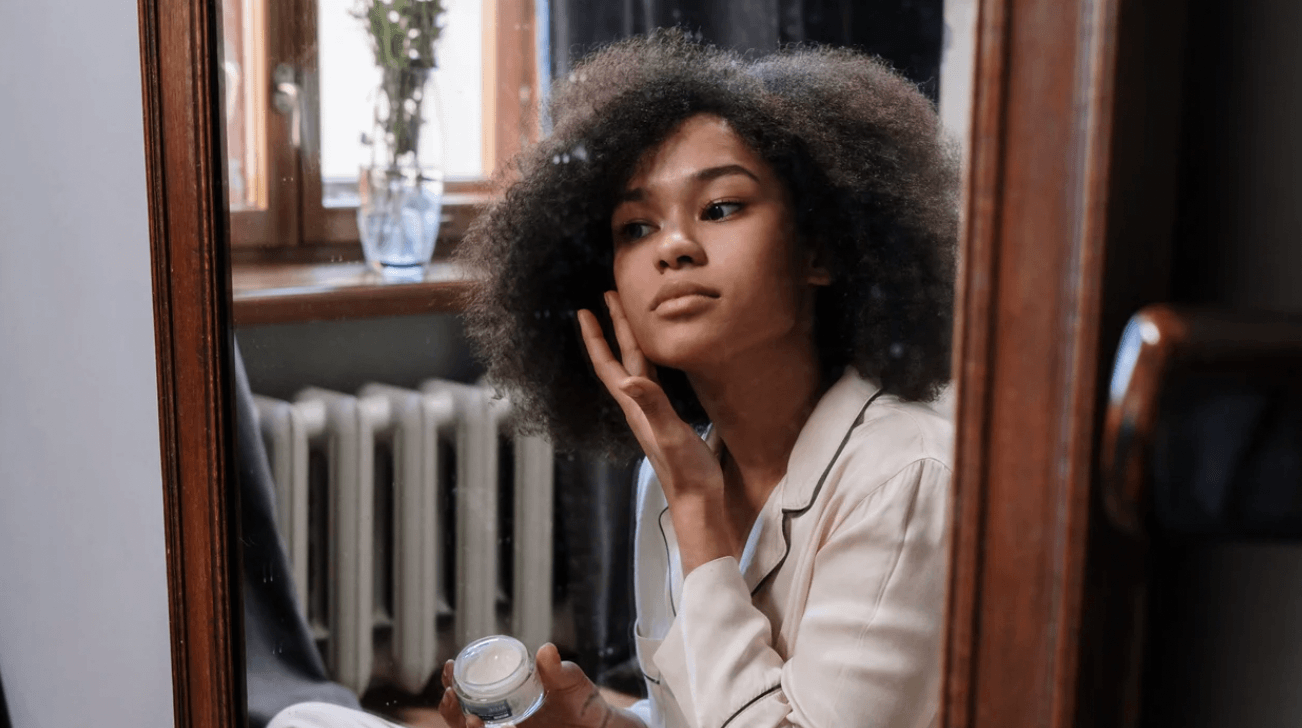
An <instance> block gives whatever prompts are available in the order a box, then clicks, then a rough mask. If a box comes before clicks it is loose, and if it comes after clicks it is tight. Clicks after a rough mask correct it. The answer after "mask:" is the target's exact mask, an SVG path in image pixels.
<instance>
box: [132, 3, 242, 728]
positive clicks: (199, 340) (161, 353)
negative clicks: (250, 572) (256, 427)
mask: <svg viewBox="0 0 1302 728" xmlns="http://www.w3.org/2000/svg"><path fill="white" fill-rule="evenodd" d="M139 12H140V44H141V46H140V47H141V67H142V84H143V99H144V123H145V157H146V169H147V180H148V185H149V233H150V251H151V256H152V269H153V288H154V321H155V323H154V335H155V338H156V346H157V355H158V402H159V422H160V439H161V449H162V463H163V507H164V512H165V517H166V523H165V533H166V539H167V582H168V599H169V611H170V615H171V633H172V670H173V673H172V674H173V693H174V706H175V715H176V724H177V725H178V726H191V727H199V726H203V727H205V728H206V727H208V726H234V725H238V724H239V723H241V722H242V718H241V716H242V715H243V713H244V660H243V649H242V647H243V639H242V634H243V632H242V624H241V616H242V612H241V610H240V609H238V608H234V607H235V606H236V605H238V604H240V588H239V587H240V582H239V571H238V559H237V558H236V554H237V553H238V551H237V548H238V546H237V543H238V542H237V539H238V537H239V521H238V518H236V517H235V514H236V513H237V511H236V508H237V500H236V497H235V496H236V494H235V492H234V487H233V486H234V476H233V473H234V469H233V467H232V450H231V448H230V447H229V445H230V443H231V442H232V432H233V427H232V424H233V423H232V421H231V413H230V409H229V406H228V403H229V401H230V388H231V377H230V374H231V359H230V355H231V351H230V328H229V325H228V323H229V322H228V320H227V310H228V309H227V305H226V302H227V301H228V299H229V292H228V290H227V268H226V256H225V250H226V240H225V238H226V228H225V224H226V200H225V199H224V194H223V177H222V157H223V156H224V155H223V154H222V145H221V137H220V129H221V119H220V109H221V105H220V103H219V101H220V100H219V97H218V94H219V89H220V87H219V84H218V82H217V74H218V73H220V72H221V71H220V69H219V68H218V67H217V59H218V58H219V56H218V54H217V48H218V42H219V38H220V28H221V26H220V21H219V17H218V13H217V8H216V4H215V3H211V2H206V1H205V0H175V1H173V2H166V3H164V2H161V1H160V0H140V3H139Z"/></svg>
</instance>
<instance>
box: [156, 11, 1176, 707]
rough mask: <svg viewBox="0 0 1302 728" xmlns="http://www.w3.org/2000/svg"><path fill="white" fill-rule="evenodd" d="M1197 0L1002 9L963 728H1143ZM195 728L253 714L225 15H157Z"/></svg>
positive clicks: (973, 324) (985, 143) (961, 619)
mask: <svg viewBox="0 0 1302 728" xmlns="http://www.w3.org/2000/svg"><path fill="white" fill-rule="evenodd" d="M1183 7H1184V6H1183V3H1181V2H1179V0H1158V1H1157V2H1142V1H1141V0H981V1H980V7H979V11H978V23H977V27H978V31H977V32H978V37H977V43H976V49H977V50H976V59H975V71H976V78H975V83H974V99H973V101H974V104H973V119H972V129H971V137H970V140H971V145H970V148H971V149H972V150H973V152H972V155H971V159H970V161H969V166H968V172H967V177H966V181H965V187H964V229H963V239H964V251H963V256H962V260H961V265H960V272H959V285H958V294H959V295H958V310H957V319H958V321H959V326H960V329H959V331H960V335H959V337H958V340H957V343H956V347H955V364H954V371H955V374H956V376H957V377H958V380H959V381H958V388H957V415H956V418H957V422H956V425H957V446H956V454H955V458H956V460H955V463H956V467H955V481H954V493H955V498H954V501H953V503H954V506H953V518H954V521H953V524H954V530H953V556H952V562H951V573H950V582H951V588H950V596H949V605H948V630H949V631H948V634H947V637H946V640H945V645H946V647H945V659H944V663H943V664H944V673H945V675H944V680H945V684H944V690H943V697H942V707H941V711H942V716H941V723H942V725H944V726H946V727H947V728H960V727H961V728H968V727H972V728H978V727H979V728H984V727H985V726H1000V727H1004V726H1055V727H1065V726H1070V725H1074V724H1080V725H1096V724H1097V725H1133V723H1134V721H1135V720H1136V716H1137V715H1138V696H1139V692H1138V690H1139V676H1140V673H1141V664H1142V663H1141V657H1142V649H1140V648H1141V647H1142V641H1141V636H1140V627H1141V625H1142V620H1143V599H1142V597H1143V586H1144V571H1143V569H1144V567H1143V559H1142V555H1143V543H1142V540H1141V539H1137V538H1134V537H1133V536H1126V535H1123V534H1121V533H1120V532H1119V531H1117V530H1116V529H1114V528H1112V527H1111V526H1110V525H1109V524H1108V522H1107V520H1106V518H1105V517H1104V516H1103V512H1102V508H1101V505H1100V502H1099V497H1098V487H1097V476H1098V464H1097V457H1096V454H1095V452H1096V449H1097V443H1098V435H1099V428H1100V425H1101V417H1102V411H1103V408H1102V404H1103V401H1104V395H1105V393H1106V379H1107V374H1108V371H1109V370H1110V366H1109V363H1110V361H1111V356H1112V352H1113V348H1114V346H1115V342H1116V341H1117V339H1118V337H1119V334H1120V332H1121V328H1122V325H1123V324H1124V321H1125V320H1126V318H1127V317H1128V315H1129V314H1130V312H1132V311H1134V310H1136V309H1137V308H1139V307H1140V306H1141V305H1143V304H1145V303H1148V302H1151V301H1156V300H1160V299H1161V298H1163V297H1164V296H1165V294H1166V291H1167V288H1168V279H1169V263H1170V260H1169V259H1170V252H1169V251H1170V236H1171V223H1172V221H1173V220H1174V210H1175V189H1176V188H1175V176H1176V163H1177V143H1178V136H1179V135H1178V122H1179V112H1178V107H1179V101H1180V85H1181V76H1182V66H1183V64H1182V53H1183V43H1184V14H1183V13H1184V11H1183ZM139 11H140V41H141V63H142V77H143V86H144V120H145V151H146V163H147V170H148V185H149V215H150V239H151V251H152V258H153V285H154V308H155V332H156V337H157V352H158V392H159V410H160V431H161V432H160V436H161V439H162V453H163V483H164V508H165V516H166V538H167V569H168V593H169V599H170V610H171V634H172V664H173V682H174V696H175V697H174V705H175V715H176V725H177V726H186V727H190V728H200V727H203V728H207V727H209V726H213V727H215V726H237V725H240V724H241V723H242V719H241V716H242V715H243V714H244V712H245V706H244V702H245V696H244V678H243V654H242V652H243V641H242V639H240V638H239V637H240V635H241V634H242V629H241V624H240V618H241V614H242V610H241V609H240V608H239V607H238V605H239V604H240V597H241V595H240V580H239V565H238V563H237V561H236V556H237V554H238V550H237V548H236V545H237V541H236V539H237V533H236V529H237V528H238V520H237V519H236V518H235V513H236V510H235V508H236V504H235V499H234V496H235V493H234V475H233V473H234V470H233V466H232V453H231V451H230V447H229V444H230V443H231V442H232V425H233V423H232V418H231V414H230V412H231V409H230V406H229V402H230V394H231V392H230V389H231V385H230V381H231V376H230V375H231V371H232V367H231V360H230V353H231V346H230V328H229V322H230V292H229V280H228V268H227V265H226V263H227V257H228V254H227V251H226V247H225V244H224V243H225V240H226V237H227V230H226V201H225V196H224V192H223V186H222V180H223V174H222V160H221V156H222V155H221V154H220V153H219V152H220V150H221V148H222V145H221V139H220V129H221V126H220V118H219V105H218V102H219V98H220V96H219V92H220V87H219V80H218V79H219V67H218V63H217V60H218V55H217V49H218V48H219V40H220V33H221V30H220V23H219V18H218V15H217V12H216V6H215V3H214V2H213V0H139Z"/></svg>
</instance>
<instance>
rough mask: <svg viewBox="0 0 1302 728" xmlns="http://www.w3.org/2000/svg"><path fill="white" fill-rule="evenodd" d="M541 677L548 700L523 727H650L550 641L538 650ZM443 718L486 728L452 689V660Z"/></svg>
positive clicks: (456, 726)
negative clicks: (618, 705) (563, 658)
mask: <svg viewBox="0 0 1302 728" xmlns="http://www.w3.org/2000/svg"><path fill="white" fill-rule="evenodd" d="M536 665H537V669H538V678H539V680H541V681H542V685H543V690H544V691H545V695H546V697H544V698H543V704H542V707H540V708H539V709H538V712H537V713H534V714H533V715H531V716H529V718H528V719H526V720H523V721H521V722H520V723H518V724H517V725H518V727H519V728H646V727H645V726H644V725H643V724H642V721H641V720H638V718H637V717H636V716H634V715H633V714H632V713H629V712H628V711H625V710H621V709H619V708H616V707H614V706H613V705H611V704H609V703H607V702H606V699H605V698H603V697H602V696H601V692H600V691H599V690H598V689H597V686H596V685H594V684H593V682H592V681H591V680H589V679H588V676H587V675H585V674H584V673H583V669H582V668H580V667H579V666H578V665H576V664H574V663H573V662H562V661H561V655H560V653H559V652H557V651H556V646H555V645H553V644H551V643H550V642H549V643H547V644H545V645H543V646H542V647H541V648H540V649H539V650H538V656H537V658H536ZM439 715H441V716H443V720H444V721H446V722H447V724H448V725H449V726H451V728H483V725H484V723H483V721H481V720H480V719H479V718H478V717H477V716H473V715H466V714H465V713H464V712H462V710H461V701H460V700H458V699H457V694H456V691H455V690H453V689H452V661H451V660H448V661H447V662H446V663H444V665H443V700H442V701H441V702H440V703H439Z"/></svg>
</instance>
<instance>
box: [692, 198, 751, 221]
mask: <svg viewBox="0 0 1302 728" xmlns="http://www.w3.org/2000/svg"><path fill="white" fill-rule="evenodd" d="M741 207H742V205H741V203H740V202H711V203H710V205H709V206H708V207H706V208H705V211H704V212H702V213H701V219H702V220H722V219H724V218H726V217H730V216H732V215H734V214H736V212H737V211H738V210H740V209H741Z"/></svg>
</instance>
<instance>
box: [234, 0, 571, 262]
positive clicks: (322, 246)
mask: <svg viewBox="0 0 1302 728" xmlns="http://www.w3.org/2000/svg"><path fill="white" fill-rule="evenodd" d="M364 4H365V3H364V2H363V0H275V1H273V0H223V4H222V17H223V30H224V33H225V36H224V50H225V59H224V62H223V67H224V73H225V82H226V86H225V98H224V102H225V116H226V144H227V155H226V158H227V176H228V181H229V188H228V189H229V195H228V198H229V202H230V207H231V244H232V250H233V258H234V260H235V262H237V263H251V262H271V261H292V262H321V261H331V260H360V258H361V248H360V245H359V242H358V233H357V217H356V206H357V172H358V169H359V168H360V166H361V164H363V163H364V162H365V161H366V160H367V159H369V156H368V155H369V153H368V152H367V151H366V149H365V147H363V145H362V144H361V135H362V134H363V133H364V132H367V131H369V124H370V120H371V118H372V113H373V108H374V101H375V93H376V91H375V89H376V88H377V87H378V75H379V71H378V69H377V68H376V65H375V62H374V57H373V55H372V51H371V47H370V42H369V39H368V37H367V33H366V29H365V27H364V25H363V23H362V21H361V20H359V19H358V18H357V17H355V15H354V14H355V13H356V12H358V10H359V9H361V8H362V7H363V6H364ZM442 6H443V10H444V12H443V13H442V15H441V16H440V25H441V26H442V28H443V30H442V32H441V33H440V35H439V41H438V46H437V57H438V61H439V70H438V76H439V78H438V82H437V83H438V85H439V92H440V93H439V96H440V99H439V102H440V103H439V106H440V107H441V111H442V113H441V118H442V127H443V129H444V130H445V137H446V153H445V156H444V171H445V174H446V175H447V180H448V184H447V188H446V189H447V195H446V198H445V204H444V221H443V229H442V230H441V231H440V238H449V237H451V238H455V237H457V236H458V235H459V234H460V233H461V232H463V231H464V230H465V227H466V225H467V224H468V223H469V219H470V216H471V215H472V212H473V210H472V206H473V204H474V203H476V202H482V201H483V199H484V198H485V196H486V194H487V185H486V183H485V182H486V178H488V177H489V176H491V174H492V172H493V170H494V169H496V167H497V166H498V165H499V164H500V163H501V162H503V161H504V160H506V159H508V158H509V157H510V156H511V155H512V154H514V153H515V152H516V151H518V150H519V149H520V147H521V145H522V143H524V142H525V141H527V140H529V139H534V138H536V137H537V121H536V120H537V116H538V114H537V113H536V109H537V105H538V99H539V96H540V94H539V91H540V88H541V82H540V78H539V77H540V74H539V73H538V69H539V63H538V62H537V56H538V53H537V49H538V48H539V47H545V43H540V42H539V39H538V38H536V37H535V29H536V28H539V27H542V28H545V26H546V24H545V23H541V24H540V23H537V22H536V21H535V15H534V14H535V4H534V2H531V1H529V0H524V1H520V0H442Z"/></svg>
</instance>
